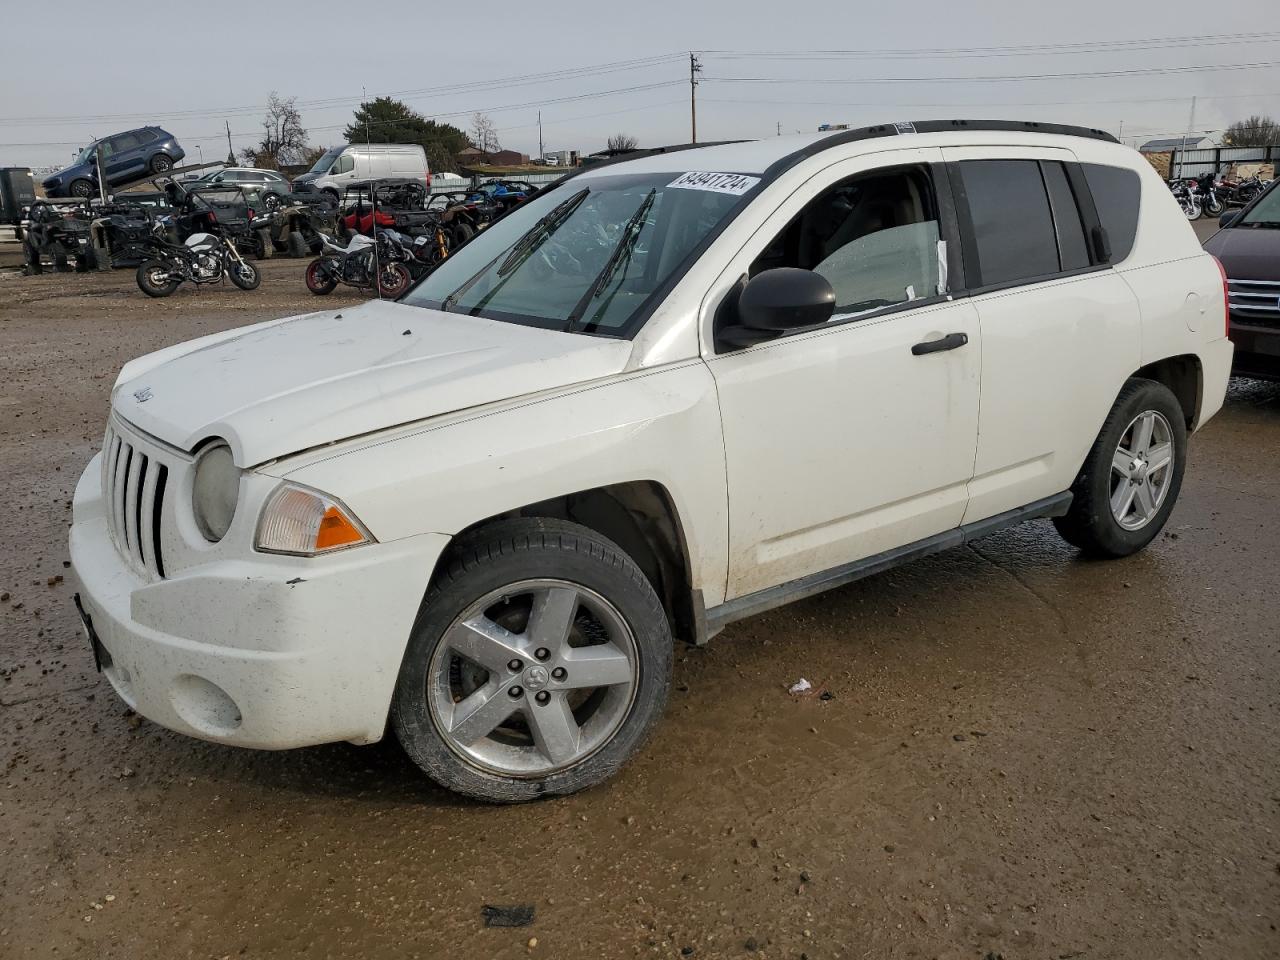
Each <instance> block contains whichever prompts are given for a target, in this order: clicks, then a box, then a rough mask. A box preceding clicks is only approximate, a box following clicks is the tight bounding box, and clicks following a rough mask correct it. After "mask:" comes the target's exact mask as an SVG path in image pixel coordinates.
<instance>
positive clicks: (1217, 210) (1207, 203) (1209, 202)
mask: <svg viewBox="0 0 1280 960" xmlns="http://www.w3.org/2000/svg"><path fill="white" fill-rule="evenodd" d="M1201 206H1202V207H1203V209H1204V212H1205V213H1207V214H1208V215H1209V216H1211V217H1218V216H1221V215H1222V211H1223V210H1225V209H1227V205H1226V204H1225V203H1223V202H1222V199H1221V198H1220V197H1216V196H1209V197H1205V198H1204V203H1203V204H1202V205H1201Z"/></svg>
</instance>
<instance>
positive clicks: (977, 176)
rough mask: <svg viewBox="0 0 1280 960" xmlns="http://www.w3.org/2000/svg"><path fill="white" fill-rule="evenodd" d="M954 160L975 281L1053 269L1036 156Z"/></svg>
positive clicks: (1049, 220) (988, 282) (1052, 239)
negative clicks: (967, 221)
mask: <svg viewBox="0 0 1280 960" xmlns="http://www.w3.org/2000/svg"><path fill="white" fill-rule="evenodd" d="M959 166H960V176H961V179H962V182H963V184H964V190H965V195H966V196H967V198H968V205H969V215H970V218H971V220H972V225H973V234H974V237H973V240H974V246H975V248H976V249H975V250H974V251H973V252H974V253H976V255H977V260H978V263H977V267H978V271H977V272H978V276H979V281H978V282H979V285H981V286H984V287H989V286H992V285H994V284H1004V283H1012V282H1016V281H1018V280H1031V279H1034V278H1038V277H1047V276H1051V275H1053V274H1055V273H1057V272H1058V271H1059V269H1060V266H1059V261H1058V242H1057V234H1056V231H1055V230H1054V224H1053V213H1052V212H1051V210H1050V207H1049V195H1048V193H1047V192H1046V190H1045V184H1044V178H1043V177H1042V176H1041V174H1040V163H1039V161H1036V160H963V161H961V162H960V164H959ZM970 282H972V279H971V281H970Z"/></svg>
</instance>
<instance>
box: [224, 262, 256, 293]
mask: <svg viewBox="0 0 1280 960" xmlns="http://www.w3.org/2000/svg"><path fill="white" fill-rule="evenodd" d="M227 276H228V277H230V278H231V282H232V283H234V284H235V285H236V286H237V287H239V288H240V289H241V290H257V289H258V284H260V283H262V272H261V271H260V270H258V268H257V267H255V266H254V265H253V264H252V263H249V262H248V261H246V262H244V263H236V262H235V261H234V260H233V261H231V262H230V263H228V264H227Z"/></svg>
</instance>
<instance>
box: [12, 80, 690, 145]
mask: <svg viewBox="0 0 1280 960" xmlns="http://www.w3.org/2000/svg"><path fill="white" fill-rule="evenodd" d="M683 84H684V81H683V80H664V81H662V82H660V83H647V84H641V85H640V86H631V87H619V88H617V89H614V90H600V91H597V92H596V93H579V94H574V95H572V96H567V97H553V98H551V99H547V100H530V101H528V102H526V103H513V104H507V105H505V106H496V107H470V108H468V109H465V110H453V111H449V112H446V113H434V114H432V115H431V117H429V118H428V119H435V118H437V117H465V116H469V115H470V114H473V113H506V112H508V111H510V110H527V109H529V108H531V107H542V106H547V105H548V104H557V103H576V102H578V101H580V100H597V99H600V98H601V97H611V96H618V95H620V94H629V93H638V92H641V91H644V90H660V89H663V88H665V87H674V86H682V85H683ZM613 112H615V113H617V112H619V111H613ZM403 122H404V119H403V118H397V119H395V120H375V121H373V125H374V126H382V125H386V124H392V125H394V124H398V123H403ZM348 126H350V123H329V124H322V125H319V126H308V127H307V131H308V132H314V131H321V130H339V129H345V128H346V127H348ZM215 136H217V137H221V136H223V133H222V131H218V132H217V133H216V134H210V133H204V134H198V133H190V134H183V139H186V140H202V139H207V138H210V137H215ZM234 136H235V138H236V139H237V140H243V139H246V138H254V137H257V136H259V134H258V133H257V132H251V133H239V134H235V135H234ZM80 145H82V144H81V142H80V141H71V140H55V141H44V142H38V143H37V142H33V143H0V147H62V146H73V147H74V146H80Z"/></svg>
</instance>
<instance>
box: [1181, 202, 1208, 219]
mask: <svg viewBox="0 0 1280 960" xmlns="http://www.w3.org/2000/svg"><path fill="white" fill-rule="evenodd" d="M1181 204H1182V213H1183V216H1185V217H1186V218H1187V219H1188V220H1199V219H1200V214H1201V213H1203V212H1204V211H1203V210H1201V209H1200V204H1198V203H1196V202H1195V201H1194V200H1191V199H1186V200H1182V201H1181Z"/></svg>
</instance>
